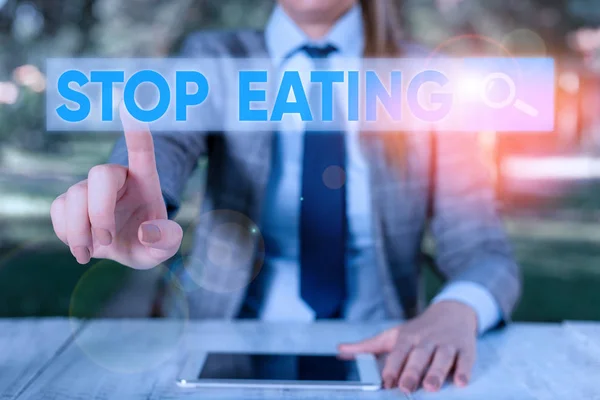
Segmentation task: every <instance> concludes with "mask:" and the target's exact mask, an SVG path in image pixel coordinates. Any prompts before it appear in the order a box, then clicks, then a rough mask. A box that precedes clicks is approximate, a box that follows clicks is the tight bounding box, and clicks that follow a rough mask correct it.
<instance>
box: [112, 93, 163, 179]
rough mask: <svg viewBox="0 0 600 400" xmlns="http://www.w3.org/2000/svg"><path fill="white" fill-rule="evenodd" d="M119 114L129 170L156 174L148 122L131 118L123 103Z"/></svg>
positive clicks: (146, 175)
mask: <svg viewBox="0 0 600 400" xmlns="http://www.w3.org/2000/svg"><path fill="white" fill-rule="evenodd" d="M119 115H120V117H121V123H122V124H123V130H124V132H125V143H126V145H127V155H128V160H129V171H130V172H132V173H133V174H136V175H140V176H144V177H153V176H157V175H158V172H157V170H156V157H155V155H154V141H153V140H152V133H151V132H150V128H149V127H148V124H146V123H144V122H140V121H138V120H136V119H135V118H133V117H132V116H131V115H130V114H129V111H127V108H126V107H125V106H124V105H123V103H121V105H120V107H119Z"/></svg>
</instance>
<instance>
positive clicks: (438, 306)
mask: <svg viewBox="0 0 600 400" xmlns="http://www.w3.org/2000/svg"><path fill="white" fill-rule="evenodd" d="M476 345H477V315H476V314H475V312H474V311H473V309H472V308H471V307H469V306H467V305H465V304H462V303H459V302H455V301H441V302H439V303H435V304H432V305H431V306H429V308H428V309H427V310H426V311H425V312H424V313H423V314H421V315H420V316H418V317H416V318H414V319H412V320H410V321H407V322H406V323H404V324H402V325H399V326H396V327H394V328H392V329H388V330H387V331H384V332H382V333H381V334H379V335H377V336H375V337H373V338H370V339H367V340H365V341H362V342H359V343H354V344H342V345H340V346H339V351H340V352H341V353H346V354H354V353H374V354H387V360H386V362H385V366H384V368H383V371H382V381H383V387H384V388H386V389H391V388H394V387H399V388H400V389H401V390H403V391H404V392H414V391H415V390H417V389H418V388H419V386H421V385H422V386H423V388H424V389H425V390H427V391H438V390H439V389H440V388H441V387H442V385H443V384H444V382H445V381H446V378H447V377H448V376H450V374H451V373H452V375H453V378H454V379H453V380H454V384H455V385H457V386H466V385H467V384H468V382H469V379H470V375H471V370H472V368H473V364H474V363H475V353H476Z"/></svg>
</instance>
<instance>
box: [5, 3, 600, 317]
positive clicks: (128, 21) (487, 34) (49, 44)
mask: <svg viewBox="0 0 600 400" xmlns="http://www.w3.org/2000/svg"><path fill="white" fill-rule="evenodd" d="M390 1H396V0H390ZM271 8H272V1H270V0H218V1H215V0H213V1H209V0H129V1H121V0H28V1H25V0H0V317H21V316H55V315H69V309H70V304H71V301H72V293H73V291H74V289H75V287H76V286H77V285H78V284H81V285H86V286H85V287H86V288H87V290H85V291H81V292H83V293H85V297H83V298H77V299H76V301H77V310H78V316H92V315H107V316H145V315H148V314H149V313H150V308H151V303H152V302H151V299H152V298H153V296H154V293H155V290H156V285H157V281H158V279H159V278H160V276H159V275H160V274H161V271H160V270H157V271H149V272H144V273H141V272H134V271H130V270H128V269H126V268H123V267H121V266H118V265H116V264H114V263H110V262H100V263H98V262H93V263H92V264H91V265H90V266H86V267H83V266H80V265H78V264H77V263H76V262H75V260H74V259H73V258H72V257H71V255H70V253H69V251H68V249H67V248H66V247H65V246H63V245H62V243H60V242H59V241H58V239H56V238H55V237H54V235H53V232H52V227H51V223H50V220H49V208H50V204H51V202H52V201H53V200H54V198H55V197H56V196H57V195H59V194H60V193H62V192H64V191H65V190H66V189H67V188H68V187H69V186H70V185H72V184H74V183H75V182H77V181H79V180H81V179H84V177H85V176H86V175H87V172H88V170H89V168H90V167H92V166H93V165H96V164H99V163H103V162H104V161H105V160H106V159H107V156H108V154H109V152H110V150H111V147H112V143H113V142H114V140H115V138H116V137H117V135H118V133H114V134H106V133H102V134H92V133H85V134H73V133H70V134H66V133H47V132H45V131H44V125H45V113H44V107H45V103H44V89H45V86H44V84H45V81H44V65H45V60H46V59H47V58H48V57H69V56H77V57H79V56H81V57H84V56H85V57H109V56H137V57H162V56H168V55H171V54H174V53H176V51H177V48H178V46H179V45H180V43H181V41H182V39H183V38H184V37H185V36H186V35H187V34H188V33H189V32H191V31H194V30H197V29H212V28H218V29H229V28H239V27H245V28H247V27H252V28H260V27H262V26H263V25H264V22H265V21H266V19H267V18H268V15H269V12H270V10H271ZM400 12H401V14H402V15H401V17H402V20H403V21H404V22H403V24H404V30H405V32H406V35H407V37H409V38H411V39H412V40H414V41H417V42H420V43H422V44H424V45H426V46H429V47H431V48H435V47H438V46H441V48H443V51H444V52H446V53H448V54H457V55H465V54H488V55H502V52H503V51H504V50H503V49H507V50H508V51H510V52H511V53H513V54H517V55H549V56H552V57H555V59H556V60H557V65H558V72H559V74H558V79H557V84H558V85H557V87H558V89H557V90H558V92H557V93H558V107H557V130H556V132H554V133H553V134H540V135H535V134H527V135H525V134H519V133H518V132H516V133H514V134H508V135H503V136H499V135H496V134H495V133H494V132H483V133H482V135H481V143H482V155H483V156H484V157H485V158H486V160H487V161H488V166H489V169H490V173H491V174H493V176H494V178H495V182H496V185H497V191H498V196H499V199H500V201H501V205H502V213H503V217H504V218H505V220H506V224H507V229H508V230H509V233H510V236H511V238H512V240H513V243H514V247H515V252H516V255H517V258H518V261H519V263H520V265H521V267H522V271H523V276H524V278H525V288H524V289H525V290H524V296H523V298H522V301H521V304H520V306H519V308H518V310H517V312H516V315H515V319H516V320H527V321H561V320H564V319H594V320H600V268H598V266H599V265H600V246H599V243H600V186H599V182H598V178H599V177H600V176H596V174H597V173H598V169H597V168H596V164H595V163H596V162H597V161H600V157H599V156H600V100H599V99H600V83H599V82H600V79H599V78H598V76H599V70H600V57H598V49H599V48H600V29H599V28H598V27H600V4H599V3H598V2H597V1H596V0H593V1H592V0H557V1H550V0H517V1H507V0H485V1H480V0H405V1H404V2H403V6H402V7H400ZM452 38H454V39H452ZM552 157H554V158H556V157H561V159H562V160H563V161H564V160H566V161H564V163H563V164H560V163H559V164H558V165H559V166H560V165H563V166H566V167H564V168H566V169H567V170H568V171H571V172H572V173H571V174H567V175H566V176H565V174H562V175H563V176H561V174H554V175H553V174H552V173H551V172H552V171H550V170H548V171H545V172H547V173H546V174H544V173H543V172H544V171H542V174H541V175H540V174H539V173H538V175H540V176H537V177H536V176H533V177H532V176H531V175H528V174H521V172H523V171H524V170H523V168H522V167H519V165H534V164H535V162H536V161H539V160H544V159H550V158H552ZM515 160H516V161H519V160H520V161H521V162H523V160H524V161H525V162H526V164H518V163H516V161H515ZM569 160H576V161H573V162H571V161H569ZM559 161H560V160H559ZM527 162H529V163H530V164H527ZM532 163H533V164H532ZM531 168H532V170H535V168H533V167H531ZM564 168H563V169H564ZM525 169H526V168H525ZM203 171H204V164H201V165H200V168H199V169H198V171H197V173H196V175H195V176H194V177H193V178H192V179H191V181H190V184H189V186H188V188H187V195H186V198H187V201H186V203H185V206H184V207H183V210H182V212H181V213H180V214H179V216H178V220H179V221H180V222H181V223H182V225H184V227H185V226H188V225H189V224H190V223H192V221H193V220H194V218H195V216H196V215H197V213H198V203H199V202H200V199H201V190H202V182H203ZM525 172H526V171H525ZM538 172H539V171H538ZM187 239H189V238H187ZM425 279H426V284H427V285H426V286H427V292H428V294H429V296H431V295H432V294H433V293H434V292H435V291H436V290H437V289H438V287H439V284H440V282H439V280H438V279H437V278H436V277H435V276H434V275H433V274H432V273H431V272H430V271H427V273H426V274H425Z"/></svg>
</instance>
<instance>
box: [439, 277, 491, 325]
mask: <svg viewBox="0 0 600 400" xmlns="http://www.w3.org/2000/svg"><path fill="white" fill-rule="evenodd" d="M445 300H446V301H448V300H450V301H458V302H460V303H463V304H466V305H468V306H470V307H471V308H472V309H473V310H474V311H475V314H477V330H478V333H479V335H482V334H483V333H485V332H487V331H488V330H490V329H491V328H494V327H496V326H497V325H498V324H499V323H500V321H501V320H502V311H501V310H500V306H498V302H497V301H496V299H494V297H493V296H492V294H491V293H490V292H489V290H487V289H486V288H485V287H483V286H482V285H480V284H478V283H475V282H467V281H464V282H453V283H450V284H449V285H448V286H446V287H445V288H444V289H443V290H442V291H441V292H440V294H438V295H437V296H436V297H435V298H434V299H433V303H439V302H440V301H445Z"/></svg>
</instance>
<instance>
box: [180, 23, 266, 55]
mask: <svg viewBox="0 0 600 400" xmlns="http://www.w3.org/2000/svg"><path fill="white" fill-rule="evenodd" d="M263 43H264V33H263V32H262V31H258V30H216V29H215V30H201V31H196V32H192V33H190V34H189V35H188V36H186V38H185V39H184V40H183V44H182V46H181V51H180V53H181V54H182V55H184V56H187V57H198V56H205V57H206V56H213V57H218V56H221V57H239V56H244V55H247V54H249V55H252V54H253V53H256V52H258V51H259V50H262V47H264V44H263Z"/></svg>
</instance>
